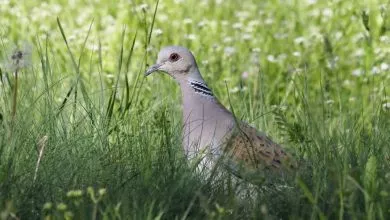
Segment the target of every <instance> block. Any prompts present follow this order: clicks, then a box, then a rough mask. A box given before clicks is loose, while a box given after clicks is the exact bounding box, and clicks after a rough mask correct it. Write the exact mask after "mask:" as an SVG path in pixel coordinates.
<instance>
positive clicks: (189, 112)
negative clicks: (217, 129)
mask: <svg viewBox="0 0 390 220" xmlns="http://www.w3.org/2000/svg"><path fill="white" fill-rule="evenodd" d="M179 84H180V88H181V92H182V103H183V119H184V120H185V121H186V120H192V121H193V120H196V121H198V120H201V121H205V120H214V119H215V117H216V116H218V115H220V113H221V112H224V113H228V114H229V115H230V112H229V111H227V110H226V108H225V107H224V106H223V105H221V104H220V102H219V101H218V99H217V98H216V97H215V96H214V94H213V92H212V91H211V89H210V88H209V87H208V86H207V84H206V83H205V81H204V80H203V79H202V78H201V77H198V78H187V79H185V80H181V81H180V82H179ZM206 116H207V117H206Z"/></svg>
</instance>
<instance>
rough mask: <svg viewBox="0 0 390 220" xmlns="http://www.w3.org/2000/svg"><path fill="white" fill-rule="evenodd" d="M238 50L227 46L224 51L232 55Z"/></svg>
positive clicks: (227, 54)
mask: <svg viewBox="0 0 390 220" xmlns="http://www.w3.org/2000/svg"><path fill="white" fill-rule="evenodd" d="M235 52H236V49H235V48H234V47H225V49H224V53H225V54H226V56H231V55H233V54H234V53H235Z"/></svg>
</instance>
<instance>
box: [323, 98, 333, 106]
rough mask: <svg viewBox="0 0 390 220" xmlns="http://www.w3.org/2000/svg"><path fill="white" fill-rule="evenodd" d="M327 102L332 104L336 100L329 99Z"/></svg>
mask: <svg viewBox="0 0 390 220" xmlns="http://www.w3.org/2000/svg"><path fill="white" fill-rule="evenodd" d="M325 103H326V104H328V105H332V104H333V103H334V100H332V99H328V100H326V101H325Z"/></svg>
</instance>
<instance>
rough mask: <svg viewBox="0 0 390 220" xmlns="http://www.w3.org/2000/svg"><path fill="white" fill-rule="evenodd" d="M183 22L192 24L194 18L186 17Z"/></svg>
mask: <svg viewBox="0 0 390 220" xmlns="http://www.w3.org/2000/svg"><path fill="white" fill-rule="evenodd" d="M183 23H184V24H192V19H191V18H184V19H183Z"/></svg>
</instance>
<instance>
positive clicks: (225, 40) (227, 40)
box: [222, 37, 233, 43]
mask: <svg viewBox="0 0 390 220" xmlns="http://www.w3.org/2000/svg"><path fill="white" fill-rule="evenodd" d="M222 41H223V42H224V43H230V42H232V41H233V39H232V38H231V37H225V38H223V40H222Z"/></svg>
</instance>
